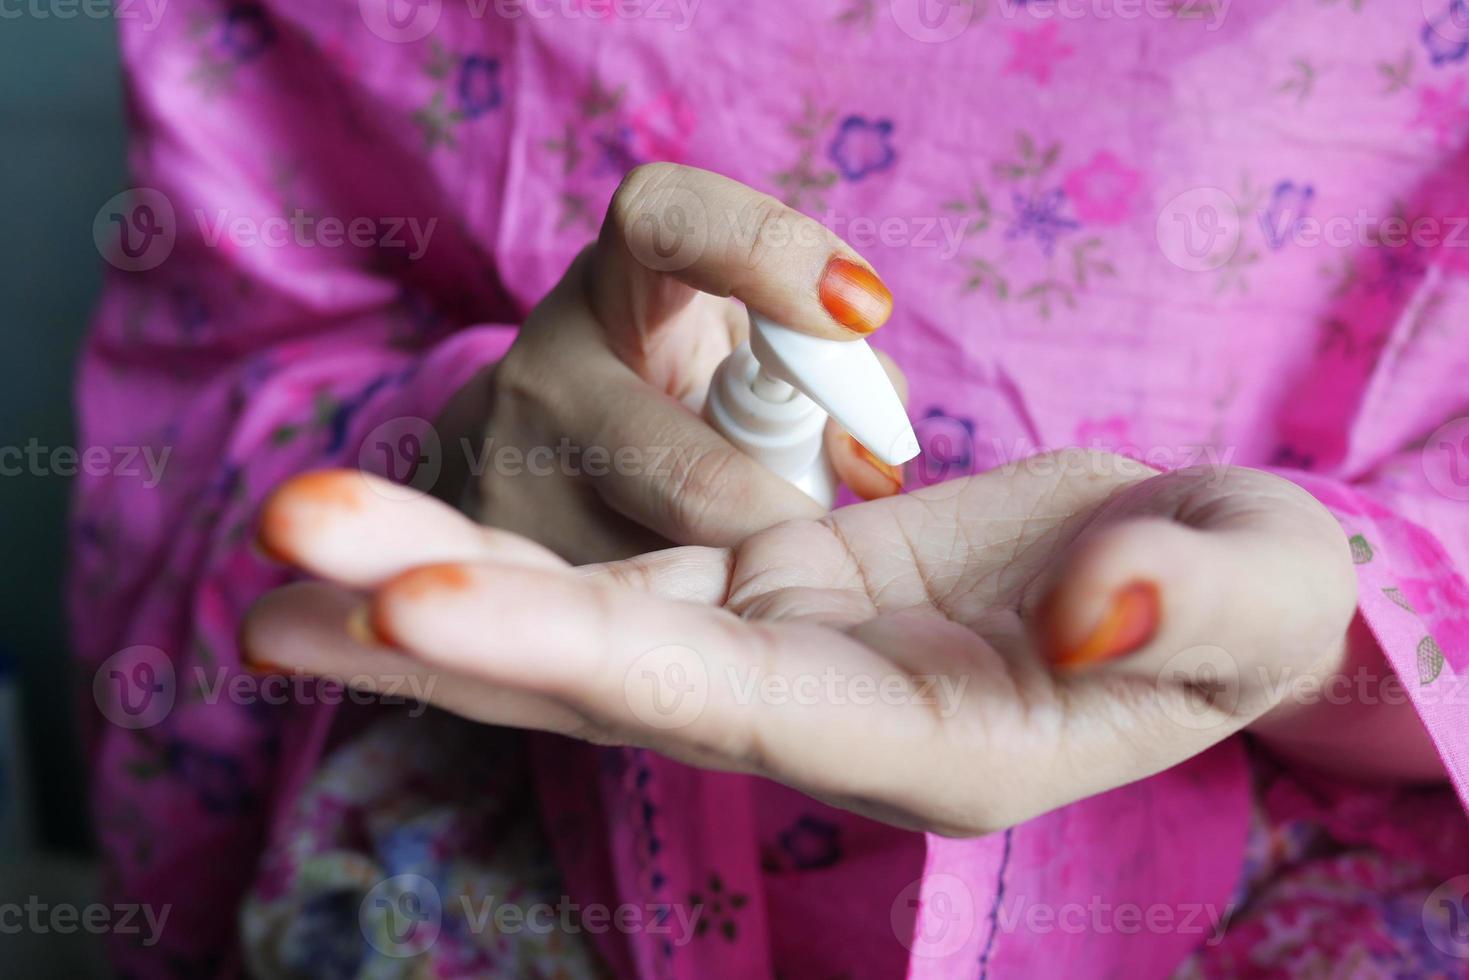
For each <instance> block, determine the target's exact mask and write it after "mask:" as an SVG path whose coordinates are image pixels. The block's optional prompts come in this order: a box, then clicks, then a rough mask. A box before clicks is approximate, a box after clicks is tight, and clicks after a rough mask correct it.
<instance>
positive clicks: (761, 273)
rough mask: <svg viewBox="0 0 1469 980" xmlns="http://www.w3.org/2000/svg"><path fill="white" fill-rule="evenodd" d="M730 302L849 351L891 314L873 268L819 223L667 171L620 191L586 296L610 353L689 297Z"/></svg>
mask: <svg viewBox="0 0 1469 980" xmlns="http://www.w3.org/2000/svg"><path fill="white" fill-rule="evenodd" d="M694 290H698V291H701V292H705V293H712V294H714V295H716V296H733V297H735V298H736V299H738V300H740V301H742V302H743V303H745V304H746V305H747V306H750V307H753V308H754V309H757V310H759V311H760V312H761V313H763V314H765V315H766V316H768V317H770V318H771V319H773V320H775V321H776V322H778V323H781V324H784V325H786V326H789V327H791V328H792V329H795V330H799V331H801V332H803V333H809V334H812V335H813V336H817V337H827V338H832V339H838V340H852V339H855V338H857V337H863V336H866V335H867V334H870V333H872V332H873V331H874V330H876V329H877V328H878V327H880V326H882V325H883V324H884V323H885V322H887V319H888V317H889V316H890V315H891V314H892V310H893V298H892V293H890V292H889V291H888V288H887V286H885V285H884V284H883V281H882V280H881V279H880V278H879V277H878V275H877V273H876V272H875V271H874V270H873V268H872V266H871V265H870V264H868V262H867V261H866V260H865V259H863V258H862V257H861V256H860V255H858V254H857V253H856V251H854V250H853V249H852V247H851V246H849V245H847V244H846V243H845V242H844V241H842V240H841V239H840V238H839V237H837V236H836V235H835V234H834V233H832V232H831V230H830V229H828V228H827V227H826V226H824V225H823V224H821V222H819V221H816V220H815V219H813V218H810V217H807V216H806V215H804V214H801V213H800V212H798V211H796V210H794V209H792V208H790V207H787V206H786V205H785V204H783V203H782V202H780V201H778V200H776V199H775V198H773V197H771V196H770V195H768V194H763V193H761V192H760V191H757V190H755V189H753V188H751V187H747V186H745V185H744V184H741V183H740V182H738V181H735V180H731V179H729V178H728V177H723V176H720V175H719V174H715V173H711V172H709V171H707V170H699V169H697V168H694V167H683V166H678V165H675V164H670V163H654V164H646V165H644V166H641V167H637V168H635V169H633V170H632V171H630V172H629V173H628V175H627V176H626V177H625V178H624V179H623V181H622V185H621V186H620V187H618V189H617V192H616V194H614V195H613V198H612V203H611V205H610V206H609V207H608V209H607V217H606V219H605V220H604V222H603V224H602V231H601V234H600V236H599V237H598V240H597V245H596V250H595V253H594V260H593V263H592V270H591V279H590V282H589V284H588V293H589V295H590V297H591V303H592V308H593V310H594V312H595V313H596V314H597V317H598V319H599V320H601V322H602V323H603V325H604V326H605V327H607V329H608V331H609V333H611V334H613V335H614V336H613V339H614V342H617V341H619V340H621V341H629V340H631V341H640V340H641V339H643V338H645V337H647V336H648V335H649V334H650V333H652V332H654V331H655V330H656V329H657V328H658V327H659V326H660V325H661V324H662V323H664V322H665V321H667V320H668V319H670V318H671V317H672V316H673V315H674V314H676V313H678V312H679V311H680V310H682V309H683V307H684V306H686V305H687V304H688V303H689V301H690V300H691V299H692V296H693V291H694Z"/></svg>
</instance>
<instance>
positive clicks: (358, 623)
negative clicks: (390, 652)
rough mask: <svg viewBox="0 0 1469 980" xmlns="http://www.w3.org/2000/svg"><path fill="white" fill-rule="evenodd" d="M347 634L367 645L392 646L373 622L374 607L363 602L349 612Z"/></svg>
mask: <svg viewBox="0 0 1469 980" xmlns="http://www.w3.org/2000/svg"><path fill="white" fill-rule="evenodd" d="M347 635H348V636H350V637H351V638H352V639H354V640H356V641H357V642H358V643H361V644H362V645H363V646H366V647H390V646H392V644H391V643H388V642H387V641H386V640H384V639H383V636H382V633H381V632H380V631H379V630H378V628H377V627H376V626H375V625H374V624H373V621H372V607H371V606H370V605H368V604H367V603H365V602H364V603H363V604H362V605H360V606H358V607H357V608H356V609H353V610H352V611H351V612H350V613H348V614H347Z"/></svg>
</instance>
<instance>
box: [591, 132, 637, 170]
mask: <svg viewBox="0 0 1469 980" xmlns="http://www.w3.org/2000/svg"><path fill="white" fill-rule="evenodd" d="M593 139H595V140H596V141H597V147H598V148H599V149H600V150H601V158H600V159H599V160H598V161H597V170H596V172H597V174H599V175H601V176H613V177H620V176H622V175H623V174H625V173H627V172H628V171H629V170H631V169H632V168H633V167H636V166H637V165H638V164H640V163H647V162H648V161H647V160H644V159H643V158H641V157H639V156H638V155H637V154H636V153H634V152H633V148H632V142H633V132H632V129H631V128H630V127H628V126H618V127H617V128H616V129H613V130H611V131H609V132H606V133H597V134H596V135H595V136H594V137H593Z"/></svg>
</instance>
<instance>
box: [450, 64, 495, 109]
mask: <svg viewBox="0 0 1469 980" xmlns="http://www.w3.org/2000/svg"><path fill="white" fill-rule="evenodd" d="M456 88H457V91H458V94H459V111H460V112H461V113H463V115H464V118H465V119H478V118H479V117H480V116H483V115H484V114H485V113H487V112H489V111H491V110H492V109H498V108H499V107H500V103H501V101H503V98H504V96H503V93H502V92H501V91H500V60H499V59H498V58H486V57H485V56H484V55H480V54H472V55H469V56H468V57H466V58H465V59H464V61H463V62H461V63H460V65H459V80H458V83H457V86H456Z"/></svg>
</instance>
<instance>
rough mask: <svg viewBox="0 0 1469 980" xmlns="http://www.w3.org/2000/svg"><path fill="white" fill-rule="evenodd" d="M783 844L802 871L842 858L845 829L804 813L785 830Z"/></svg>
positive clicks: (828, 865) (834, 862) (784, 849)
mask: <svg viewBox="0 0 1469 980" xmlns="http://www.w3.org/2000/svg"><path fill="white" fill-rule="evenodd" d="M780 847H781V850H783V851H785V852H786V854H787V855H788V856H789V857H790V859H791V864H793V865H795V866H796V867H797V868H799V869H801V870H802V871H807V870H811V869H814V868H829V867H831V866H832V865H833V864H836V863H837V861H839V860H841V856H842V844H841V831H840V829H839V828H838V827H837V825H836V824H834V823H828V822H827V821H825V820H818V819H817V818H816V817H813V816H810V815H809V814H803V815H802V816H801V818H800V819H799V820H797V821H796V822H795V823H794V824H792V825H791V827H790V829H789V830H786V831H783V832H782V833H781V835H780Z"/></svg>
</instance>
